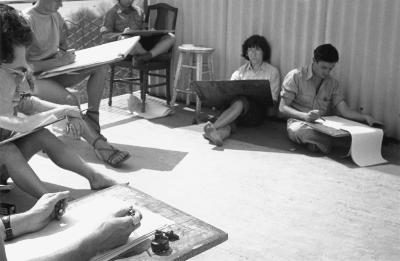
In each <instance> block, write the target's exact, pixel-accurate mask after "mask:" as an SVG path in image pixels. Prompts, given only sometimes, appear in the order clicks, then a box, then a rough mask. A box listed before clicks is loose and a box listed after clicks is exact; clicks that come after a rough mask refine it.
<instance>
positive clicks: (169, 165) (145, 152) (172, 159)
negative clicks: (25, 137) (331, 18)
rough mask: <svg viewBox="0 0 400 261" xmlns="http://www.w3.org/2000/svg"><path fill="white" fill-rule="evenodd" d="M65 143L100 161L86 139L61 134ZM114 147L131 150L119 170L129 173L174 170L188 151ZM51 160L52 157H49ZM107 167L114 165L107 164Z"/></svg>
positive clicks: (86, 157) (114, 144) (44, 155)
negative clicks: (73, 138) (75, 138)
mask: <svg viewBox="0 0 400 261" xmlns="http://www.w3.org/2000/svg"><path fill="white" fill-rule="evenodd" d="M59 138H60V139H61V140H62V141H63V142H64V143H66V144H70V146H71V147H73V149H74V150H75V151H76V152H77V153H78V154H79V155H80V156H81V157H82V158H83V159H84V160H85V161H86V162H88V163H100V161H99V159H98V158H97V157H96V155H95V153H94V152H93V150H92V148H91V147H90V146H89V144H88V143H87V142H85V141H84V140H79V141H76V140H72V138H70V137H66V136H60V137H59ZM111 145H113V146H114V147H116V148H118V149H120V150H125V151H129V153H130V154H131V158H129V159H128V160H127V161H126V162H125V163H124V164H122V165H121V167H119V168H118V169H115V170H117V171H118V172H123V173H129V172H134V171H138V170H140V169H148V170H155V171H165V172H166V171H172V170H173V169H174V168H175V167H176V166H177V165H178V164H179V162H181V161H182V160H183V159H184V158H185V157H186V155H187V154H188V153H187V152H182V151H174V150H163V149H156V148H149V147H141V146H132V145H126V144H118V143H111ZM38 155H40V156H42V157H47V158H48V156H47V154H45V153H39V154H38ZM49 160H50V159H49ZM106 166H107V168H112V169H114V168H113V167H111V166H109V165H106Z"/></svg>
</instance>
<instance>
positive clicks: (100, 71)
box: [93, 65, 109, 77]
mask: <svg viewBox="0 0 400 261" xmlns="http://www.w3.org/2000/svg"><path fill="white" fill-rule="evenodd" d="M108 68H109V66H108V65H100V66H97V67H96V70H94V71H93V73H94V74H99V75H103V76H104V77H105V76H106V74H107V72H108Z"/></svg>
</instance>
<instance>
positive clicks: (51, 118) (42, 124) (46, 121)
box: [0, 115, 64, 145]
mask: <svg viewBox="0 0 400 261" xmlns="http://www.w3.org/2000/svg"><path fill="white" fill-rule="evenodd" d="M63 118H64V117H63ZM63 118H62V119H63ZM59 120H61V119H58V118H57V117H56V116H55V115H50V116H48V117H46V118H44V119H43V120H42V121H41V122H39V124H36V125H30V126H29V128H30V129H33V131H29V132H17V133H15V134H14V135H13V136H11V137H10V138H8V139H5V140H3V141H1V142H0V145H2V144H5V143H7V142H10V141H13V140H16V139H19V138H21V137H24V136H26V135H28V134H30V133H32V132H35V131H37V130H39V129H41V128H43V127H45V126H47V125H50V124H52V123H54V122H57V121H59Z"/></svg>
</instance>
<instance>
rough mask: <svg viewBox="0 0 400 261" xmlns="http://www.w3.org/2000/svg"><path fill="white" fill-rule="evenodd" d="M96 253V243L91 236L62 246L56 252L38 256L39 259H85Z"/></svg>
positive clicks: (82, 260)
mask: <svg viewBox="0 0 400 261" xmlns="http://www.w3.org/2000/svg"><path fill="white" fill-rule="evenodd" d="M97 253H98V250H97V244H96V243H95V242H94V241H91V238H90V237H88V238H84V239H81V240H77V241H76V242H74V243H72V244H70V245H66V246H64V247H63V248H62V249H61V250H59V251H58V252H56V253H54V254H52V255H51V256H47V257H40V258H39V260H41V261H52V260H58V261H87V260H90V258H92V257H94V256H95V255H96V254H97Z"/></svg>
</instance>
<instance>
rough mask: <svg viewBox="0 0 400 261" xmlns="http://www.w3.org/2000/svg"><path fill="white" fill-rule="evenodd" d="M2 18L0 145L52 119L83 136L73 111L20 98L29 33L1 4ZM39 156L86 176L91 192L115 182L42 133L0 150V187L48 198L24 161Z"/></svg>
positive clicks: (76, 112) (21, 20)
mask: <svg viewBox="0 0 400 261" xmlns="http://www.w3.org/2000/svg"><path fill="white" fill-rule="evenodd" d="M0 19H1V21H2V28H1V38H0V39H1V47H2V48H1V53H0V57H1V61H0V62H1V64H0V78H1V82H0V141H1V140H5V139H8V138H10V137H11V136H12V135H14V133H15V132H30V131H32V130H33V129H35V127H36V126H38V125H40V123H41V122H43V121H44V120H46V119H48V118H49V117H51V116H53V117H54V116H55V117H57V118H61V117H63V116H68V118H70V129H71V132H72V133H73V134H74V136H76V137H80V134H81V133H83V132H87V131H88V129H87V128H86V127H85V126H86V124H85V123H84V122H83V120H82V118H81V112H80V111H79V109H78V108H77V107H74V106H69V105H58V104H54V103H50V102H45V101H42V100H40V99H39V98H36V97H33V96H30V95H29V94H23V93H22V89H23V88H24V86H25V87H27V84H26V82H25V79H26V78H27V76H28V75H29V73H28V72H29V66H28V64H27V62H26V59H25V55H26V47H27V46H29V44H30V43H31V41H32V32H31V29H30V27H29V25H28V24H27V22H26V20H25V19H24V18H23V17H22V16H21V15H20V14H19V13H18V12H17V11H16V10H15V9H14V8H12V7H10V6H7V5H3V4H0ZM29 82H30V81H29ZM21 113H22V114H24V115H21ZM88 141H89V142H92V143H94V144H96V143H97V146H98V147H96V148H97V150H99V151H98V153H101V151H100V150H101V149H103V148H104V149H108V148H107V145H106V144H105V143H104V141H102V140H101V139H99V138H95V136H94V135H93V136H92V140H88ZM100 146H103V147H100ZM108 146H109V145H108ZM39 151H44V152H45V153H46V154H47V155H48V156H49V158H50V159H51V160H52V161H53V162H54V163H56V164H57V165H58V166H59V167H61V168H64V169H67V170H70V171H73V172H76V173H78V174H79V175H81V176H83V177H85V178H86V179H87V180H88V181H89V183H90V187H91V189H103V188H106V187H109V186H112V185H115V184H116V183H117V182H116V181H115V180H113V179H111V178H109V177H107V176H106V175H103V174H102V173H100V172H98V171H96V170H95V169H93V168H92V167H91V166H90V165H89V164H87V163H86V162H85V161H84V160H83V159H82V158H81V157H80V156H79V155H78V154H77V153H76V152H74V151H73V150H71V149H70V148H69V147H68V146H66V145H65V144H63V143H62V142H61V141H60V140H59V139H58V138H57V137H56V136H54V135H53V134H52V133H51V132H50V131H48V130H47V129H44V128H42V129H40V130H38V131H34V132H32V133H31V134H28V135H26V136H24V137H21V138H19V139H16V140H14V141H12V142H8V143H5V144H3V145H0V165H4V166H5V167H6V169H7V173H2V177H0V182H1V183H4V182H6V180H7V179H8V177H9V176H10V177H11V178H12V179H13V181H14V183H15V184H16V185H17V186H19V187H20V188H21V189H22V190H24V191H25V192H27V193H28V194H30V195H32V196H33V197H36V198H40V197H41V196H42V195H43V194H45V193H47V192H48V191H47V189H46V188H45V187H44V185H43V183H42V182H41V181H40V180H39V178H38V177H37V175H36V174H35V172H34V171H33V170H32V168H31V167H30V166H29V165H28V162H27V161H28V160H29V159H30V158H31V157H32V156H33V155H35V154H36V153H37V152H39Z"/></svg>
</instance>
